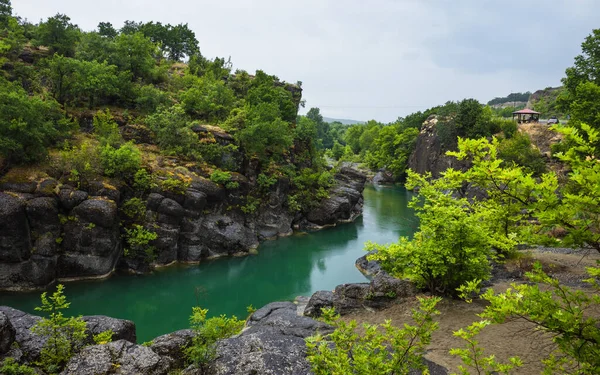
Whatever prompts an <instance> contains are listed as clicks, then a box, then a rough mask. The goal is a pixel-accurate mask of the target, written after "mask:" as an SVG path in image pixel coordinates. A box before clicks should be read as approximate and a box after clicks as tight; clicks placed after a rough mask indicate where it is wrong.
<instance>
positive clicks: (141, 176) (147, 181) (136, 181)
mask: <svg viewBox="0 0 600 375" xmlns="http://www.w3.org/2000/svg"><path fill="white" fill-rule="evenodd" d="M154 186H156V184H155V183H154V177H153V176H152V175H151V174H150V173H148V171H147V170H145V169H138V171H137V172H135V175H134V176H133V188H134V189H136V190H138V191H139V192H141V193H144V192H146V191H148V190H150V189H152V188H153V187H154Z"/></svg>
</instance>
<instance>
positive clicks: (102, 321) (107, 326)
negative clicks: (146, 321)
mask: <svg viewBox="0 0 600 375" xmlns="http://www.w3.org/2000/svg"><path fill="white" fill-rule="evenodd" d="M82 319H83V321H84V322H85V323H86V325H87V329H86V334H87V335H88V337H87V341H88V343H90V344H91V343H93V342H94V341H93V336H94V335H97V334H100V333H102V332H104V331H108V330H111V331H112V332H113V337H112V340H113V341H117V340H126V341H129V342H132V343H135V342H136V334H135V323H134V322H132V321H131V320H125V319H116V318H111V317H110V316H104V315H90V316H84V317H82Z"/></svg>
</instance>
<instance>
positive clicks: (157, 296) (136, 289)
mask: <svg viewBox="0 0 600 375" xmlns="http://www.w3.org/2000/svg"><path fill="white" fill-rule="evenodd" d="M364 197H365V204H364V211H363V215H362V216H361V217H359V218H358V219H357V220H356V221H355V222H353V223H348V224H341V225H338V226H337V227H335V228H329V229H325V230H322V231H318V232H314V233H309V234H294V235H293V236H290V237H286V238H281V239H278V240H275V241H267V242H263V243H261V244H260V247H259V249H258V255H250V256H246V257H238V258H221V259H216V260H212V261H207V262H204V263H201V264H199V265H176V266H172V267H167V268H165V269H161V270H158V271H155V272H154V273H152V274H150V275H144V276H132V275H115V276H113V277H111V278H109V279H107V280H101V281H79V282H73V283H67V284H66V285H65V294H66V295H67V298H68V300H69V301H70V302H71V307H70V308H69V310H68V311H66V312H65V313H67V314H68V315H108V316H112V317H115V318H121V319H130V320H133V321H134V322H135V323H136V328H137V338H138V342H139V343H141V342H144V341H148V340H151V339H152V338H154V337H156V336H159V335H162V334H165V333H168V332H172V331H176V330H178V329H182V328H187V327H188V317H189V315H190V313H191V309H192V306H196V305H200V306H202V307H203V308H208V309H209V315H216V314H228V315H231V314H234V315H236V316H238V317H240V318H244V317H245V316H246V306H248V305H251V304H252V305H253V306H254V307H261V306H263V305H265V304H267V303H269V302H273V301H284V300H293V299H294V298H295V297H296V296H299V295H304V296H309V295H311V294H312V293H314V292H315V291H317V290H333V289H334V288H335V286H336V285H338V284H343V283H352V282H362V281H365V280H366V279H365V277H364V276H363V275H362V274H361V273H360V272H359V271H358V270H357V269H356V267H355V266H354V261H355V260H356V259H357V258H358V257H360V256H362V255H364V243H365V242H367V241H373V242H377V243H391V242H395V241H396V240H397V239H398V237H399V236H406V235H411V234H412V233H413V232H414V230H415V227H416V220H415V218H414V215H413V213H412V211H411V210H410V209H408V208H407V202H408V200H410V197H411V193H409V192H407V191H406V190H405V189H404V188H402V187H374V186H372V185H367V186H366V188H365V191H364ZM39 294H40V293H25V294H0V305H8V306H11V307H14V308H17V309H20V310H23V311H26V312H29V313H34V314H35V313H36V312H35V311H34V307H35V306H38V305H39V304H40V299H39Z"/></svg>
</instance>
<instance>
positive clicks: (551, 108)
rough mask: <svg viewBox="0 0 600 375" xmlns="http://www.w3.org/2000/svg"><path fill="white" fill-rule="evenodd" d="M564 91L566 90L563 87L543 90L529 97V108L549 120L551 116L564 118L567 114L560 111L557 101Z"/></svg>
mask: <svg viewBox="0 0 600 375" xmlns="http://www.w3.org/2000/svg"><path fill="white" fill-rule="evenodd" d="M564 90H565V89H564V88H563V87H562V86H560V87H546V88H545V89H543V90H538V91H536V92H534V93H533V94H531V96H530V97H529V101H528V103H527V108H531V109H533V110H534V111H538V112H541V113H542V115H541V117H542V118H548V117H549V116H558V117H559V118H563V117H564V116H565V113H563V112H562V111H560V110H559V108H558V106H557V103H556V99H557V98H558V96H559V95H560V94H561V92H563V91H564Z"/></svg>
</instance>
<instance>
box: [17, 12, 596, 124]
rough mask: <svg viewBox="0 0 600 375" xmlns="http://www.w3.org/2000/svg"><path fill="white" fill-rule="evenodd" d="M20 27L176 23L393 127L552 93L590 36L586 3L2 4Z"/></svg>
mask: <svg viewBox="0 0 600 375" xmlns="http://www.w3.org/2000/svg"><path fill="white" fill-rule="evenodd" d="M12 3H13V9H14V13H16V14H17V15H19V16H21V17H24V18H27V19H28V20H29V21H31V22H37V21H39V20H40V19H46V18H47V17H49V16H53V15H55V14H56V13H64V14H67V15H68V16H69V17H71V21H72V22H73V23H75V24H77V25H79V27H81V28H82V29H83V30H86V31H89V30H93V29H95V28H96V26H97V25H98V22H101V21H105V22H106V21H108V22H111V23H113V25H114V26H115V27H117V28H119V27H120V26H121V25H122V24H123V21H125V20H134V21H159V22H162V23H171V24H178V23H188V24H189V26H190V28H191V29H192V30H194V32H195V33H196V37H197V38H198V40H199V42H200V49H201V52H202V54H203V55H204V56H206V57H210V58H213V57H215V56H222V57H228V56H231V60H232V62H233V64H234V69H244V70H247V71H249V72H251V73H252V72H254V71H255V70H256V69H262V70H264V71H266V72H267V73H269V74H274V75H276V76H278V77H279V78H281V79H283V80H286V81H290V82H296V81H302V82H303V88H304V94H303V96H304V99H305V100H306V109H308V108H310V107H319V108H321V113H322V114H323V115H324V116H328V117H336V118H351V119H357V120H369V119H376V120H379V121H383V122H388V121H393V120H395V119H396V118H397V117H398V116H404V115H407V114H409V113H412V112H415V111H417V110H423V109H426V108H429V107H432V106H434V105H438V104H442V103H444V102H446V101H447V100H460V99H463V98H465V97H474V98H476V99H479V100H480V101H482V102H487V101H488V100H490V99H492V98H493V97H495V96H504V95H507V94H509V93H511V92H517V91H527V90H530V91H535V90H537V89H541V88H544V87H547V86H558V85H560V79H561V77H562V76H563V75H564V70H565V68H566V67H568V66H570V65H572V63H573V58H574V57H575V55H577V54H578V53H579V52H580V45H581V42H582V41H583V39H584V38H585V36H587V35H588V34H590V33H591V31H592V29H593V28H599V27H600V18H599V16H600V1H596V0H503V1H497V0H347V1H345V0H300V1H299V0H295V1H289V0H255V1H250V0H214V1H203V0H179V1H173V0H147V1H143V0H102V1H99V0H93V1H91V0H12Z"/></svg>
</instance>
